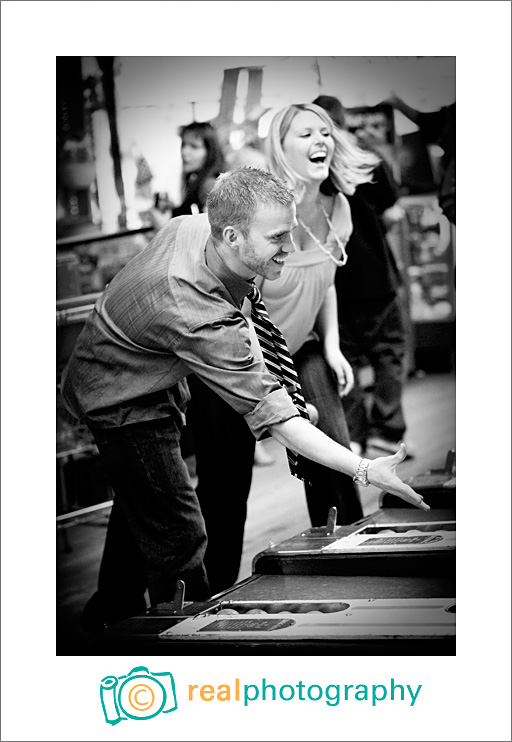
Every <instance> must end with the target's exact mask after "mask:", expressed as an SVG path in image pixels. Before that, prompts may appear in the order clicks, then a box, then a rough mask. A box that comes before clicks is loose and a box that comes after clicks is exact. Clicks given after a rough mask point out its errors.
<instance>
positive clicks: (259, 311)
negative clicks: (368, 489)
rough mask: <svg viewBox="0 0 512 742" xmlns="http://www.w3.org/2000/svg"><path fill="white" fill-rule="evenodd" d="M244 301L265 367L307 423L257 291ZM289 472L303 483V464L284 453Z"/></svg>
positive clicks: (282, 344)
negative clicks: (246, 301)
mask: <svg viewBox="0 0 512 742" xmlns="http://www.w3.org/2000/svg"><path fill="white" fill-rule="evenodd" d="M247 298H248V299H249V301H250V302H251V305H252V307H251V319H252V321H253V324H254V329H255V330H256V335H257V336H258V340H259V343H260V347H261V351H262V353H263V358H264V360H265V365H266V366H267V368H268V370H269V371H270V372H271V373H272V374H274V376H276V377H277V379H278V381H279V382H280V383H281V384H282V385H283V386H284V388H285V389H286V391H287V392H288V394H289V395H290V396H291V398H292V400H293V403H294V405H295V407H296V408H297V409H298V411H299V412H300V415H301V417H304V418H305V419H306V420H309V415H308V411H307V409H306V402H305V401H304V397H303V396H302V389H301V386H300V382H299V377H298V376H297V372H296V370H295V367H294V365H293V361H292V358H291V356H290V351H289V350H288V346H287V345H286V340H285V339H284V337H283V335H282V334H281V331H280V330H278V328H277V327H276V326H275V325H274V323H273V322H272V320H271V319H270V317H269V316H268V313H267V310H266V308H265V304H264V303H263V301H262V298H261V293H260V290H259V289H258V288H257V286H253V287H252V289H251V291H250V293H249V294H248V295H247ZM286 453H287V456H288V464H289V466H290V471H291V473H292V474H293V476H294V477H297V478H298V479H302V480H303V481H306V478H307V477H306V474H305V470H306V467H305V465H304V464H305V461H304V459H303V458H302V457H301V456H299V455H298V454H297V453H295V451H291V450H290V449H288V448H287V449H286Z"/></svg>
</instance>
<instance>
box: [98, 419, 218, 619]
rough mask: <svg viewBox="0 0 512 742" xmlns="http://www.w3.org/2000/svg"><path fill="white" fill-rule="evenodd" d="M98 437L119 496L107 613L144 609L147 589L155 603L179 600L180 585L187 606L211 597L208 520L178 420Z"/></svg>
mask: <svg viewBox="0 0 512 742" xmlns="http://www.w3.org/2000/svg"><path fill="white" fill-rule="evenodd" d="M93 433H94V438H95V441H96V444H97V446H98V449H99V452H100V455H101V457H102V459H103V461H104V462H105V465H106V467H107V470H108V474H109V478H110V483H111V485H112V488H113V490H114V503H113V506H112V512H111V515H110V520H109V524H108V530H107V538H106V543H105V549H104V552H103V558H102V562H101V568H100V575H99V581H98V590H99V593H100V594H101V598H102V602H103V604H104V605H105V606H106V607H107V611H108V610H110V609H112V612H115V613H116V615H118V614H119V613H120V612H121V613H122V612H124V613H126V615H130V613H135V612H137V608H138V609H139V610H143V609H144V607H145V603H144V602H143V596H144V592H145V590H146V588H148V591H149V597H150V601H151V604H152V605H154V604H156V603H159V602H164V601H169V600H172V598H173V596H174V590H175V586H176V580H178V579H181V580H183V581H184V582H185V599H186V600H204V599H205V598H207V597H209V595H210V590H209V586H208V580H207V577H206V572H205V568H204V565H203V557H204V552H205V549H206V534H205V527H204V521H203V517H202V515H201V510H200V508H199V503H198V501H197V497H196V494H195V492H194V488H193V487H192V483H191V481H190V477H189V474H188V470H187V467H186V465H185V463H184V461H183V459H182V457H181V452H180V446H179V438H180V424H179V423H178V422H177V419H174V418H173V417H169V418H165V419H160V420H153V421H150V422H145V423H137V424H134V425H126V426H124V427H120V428H113V429H108V430H101V431H99V430H94V431H93ZM121 606H125V607H126V610H125V611H122V610H121V609H120V607H121Z"/></svg>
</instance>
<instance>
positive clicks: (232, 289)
mask: <svg viewBox="0 0 512 742" xmlns="http://www.w3.org/2000/svg"><path fill="white" fill-rule="evenodd" d="M205 257H206V264H207V265H208V268H209V269H210V270H211V271H212V273H214V274H215V275H216V276H217V278H218V279H219V280H220V281H222V283H223V284H224V286H225V287H226V289H227V290H228V292H229V294H230V296H231V297H232V299H233V301H234V302H235V304H236V306H238V307H239V306H241V305H242V302H243V300H244V298H245V297H246V296H247V294H248V293H249V292H250V291H251V289H252V287H253V284H252V282H250V281H247V280H246V279H245V278H242V277H241V276H239V275H238V274H236V273H235V272H234V271H232V270H231V268H229V267H228V266H227V265H226V262H225V261H224V259H223V258H222V256H221V254H220V253H219V251H218V249H217V247H216V245H215V242H214V241H213V239H212V237H211V235H210V237H208V239H207V241H206V248H205Z"/></svg>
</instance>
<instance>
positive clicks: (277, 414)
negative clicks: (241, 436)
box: [244, 387, 300, 440]
mask: <svg viewBox="0 0 512 742" xmlns="http://www.w3.org/2000/svg"><path fill="white" fill-rule="evenodd" d="M299 414H300V413H299V411H298V409H297V408H296V407H295V405H294V404H293V402H292V400H291V397H290V395H289V394H288V392H287V391H286V390H285V389H283V388H282V387H281V389H276V390H275V391H274V392H270V394H268V395H267V396H266V397H264V398H263V399H262V400H261V402H258V404H257V405H256V407H255V408H254V410H253V411H252V412H249V413H248V414H247V415H244V419H245V422H246V423H247V425H248V426H249V428H250V429H251V432H252V434H253V435H254V437H255V438H256V440H259V439H260V438H261V437H262V436H263V435H264V434H265V433H266V432H268V429H269V427H270V426H271V425H276V424H277V423H282V422H284V421H285V420H289V419H290V418H292V417H297V416H298V415H299Z"/></svg>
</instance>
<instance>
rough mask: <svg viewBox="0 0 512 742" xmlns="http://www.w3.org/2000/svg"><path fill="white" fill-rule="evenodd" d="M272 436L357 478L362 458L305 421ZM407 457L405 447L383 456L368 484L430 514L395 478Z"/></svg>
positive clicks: (281, 426)
mask: <svg viewBox="0 0 512 742" xmlns="http://www.w3.org/2000/svg"><path fill="white" fill-rule="evenodd" d="M270 433H271V435H272V436H273V437H274V438H275V439H276V440H278V441H279V442H280V443H282V444H283V445H284V446H286V447H287V448H290V449H292V450H293V451H296V452H297V453H299V454H301V455H302V456H305V457H306V458H308V459H311V460H312V461H316V462H317V463H318V464H322V465H323V466H327V467H329V468H330V469H334V470H335V471H339V472H342V473H343V474H348V475H349V476H351V477H353V476H355V474H356V471H357V467H358V466H359V463H360V461H361V457H360V456H357V455H356V454H355V453H352V451H349V450H348V449H347V448H344V447H343V446H340V445H339V443H335V442H334V441H333V440H332V439H331V438H329V437H328V436H326V435H325V434H324V433H322V432H321V431H320V430H318V428H315V427H314V426H313V425H311V423H309V422H308V421H307V420H305V419H304V418H302V417H292V418H290V419H289V420H285V421H284V422H282V423H277V424H276V425H273V426H272V427H271V428H270ZM405 456H406V449H405V446H404V444H403V443H402V444H401V445H400V448H399V450H398V451H397V453H395V454H393V456H381V457H379V458H377V459H374V460H373V461H370V465H369V467H368V481H369V483H370V484H373V485H375V486H376V487H379V488H381V489H383V490H385V491H386V492H391V494H393V495H397V496H398V497H401V498H402V500H405V501H406V502H410V503H412V504H413V505H415V506H416V507H418V508H421V509H422V510H430V508H429V506H428V505H427V504H426V503H425V502H423V498H422V497H421V495H418V493H417V492H415V491H414V490H413V489H412V487H409V485H407V484H405V483H404V482H402V480H401V479H400V478H399V477H398V476H397V474H396V467H397V466H398V464H399V463H400V462H401V461H403V460H404V459H405Z"/></svg>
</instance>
